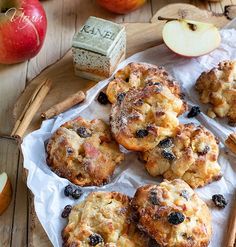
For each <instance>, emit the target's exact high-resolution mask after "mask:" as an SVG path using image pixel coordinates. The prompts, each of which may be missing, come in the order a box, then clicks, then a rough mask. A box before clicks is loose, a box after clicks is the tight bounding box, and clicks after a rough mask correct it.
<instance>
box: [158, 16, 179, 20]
mask: <svg viewBox="0 0 236 247" xmlns="http://www.w3.org/2000/svg"><path fill="white" fill-rule="evenodd" d="M157 19H158V20H159V21H178V20H179V19H177V18H168V17H162V16H158V18H157Z"/></svg>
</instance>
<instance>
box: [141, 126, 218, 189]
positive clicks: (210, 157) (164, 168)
mask: <svg viewBox="0 0 236 247" xmlns="http://www.w3.org/2000/svg"><path fill="white" fill-rule="evenodd" d="M218 156H219V147H218V141H217V140H216V138H215V136H214V135H213V134H212V133H211V132H210V131H209V130H207V129H206V128H205V127H203V126H196V125H194V124H192V123H190V124H185V125H180V126H179V127H178V131H177V134H176V136H175V137H173V138H166V139H164V140H162V141H161V142H160V143H159V144H158V145H157V146H156V147H155V148H154V149H152V150H148V151H147V152H144V153H143V156H142V158H143V160H144V161H145V162H146V164H145V167H146V169H147V171H148V172H149V173H150V174H151V175H152V176H158V175H163V177H164V178H166V179H168V180H172V179H175V178H181V179H183V180H184V181H185V182H187V183H188V184H189V185H190V186H191V187H192V188H197V187H201V186H204V185H206V184H208V183H210V182H212V181H215V180H219V179H220V178H221V176H222V175H221V169H220V166H219V164H218V162H217V159H218Z"/></svg>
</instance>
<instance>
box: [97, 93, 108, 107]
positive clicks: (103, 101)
mask: <svg viewBox="0 0 236 247" xmlns="http://www.w3.org/2000/svg"><path fill="white" fill-rule="evenodd" d="M97 100H98V102H99V103H100V104H102V105H106V104H108V103H109V100H108V97H107V95H106V94H105V93H103V92H100V93H99V95H98V98H97Z"/></svg>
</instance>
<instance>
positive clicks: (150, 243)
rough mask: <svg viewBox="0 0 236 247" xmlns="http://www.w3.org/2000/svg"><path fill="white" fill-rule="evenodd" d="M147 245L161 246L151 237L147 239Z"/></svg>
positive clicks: (151, 246)
mask: <svg viewBox="0 0 236 247" xmlns="http://www.w3.org/2000/svg"><path fill="white" fill-rule="evenodd" d="M148 247H161V245H160V244H158V243H157V241H156V240H155V239H153V238H151V239H150V240H149V241H148Z"/></svg>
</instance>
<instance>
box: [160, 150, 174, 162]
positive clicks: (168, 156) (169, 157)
mask: <svg viewBox="0 0 236 247" xmlns="http://www.w3.org/2000/svg"><path fill="white" fill-rule="evenodd" d="M161 155H162V156H163V157H164V158H165V159H167V160H169V161H173V160H175V159H176V157H175V155H174V154H173V153H171V152H168V151H166V150H163V151H162V152H161Z"/></svg>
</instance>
